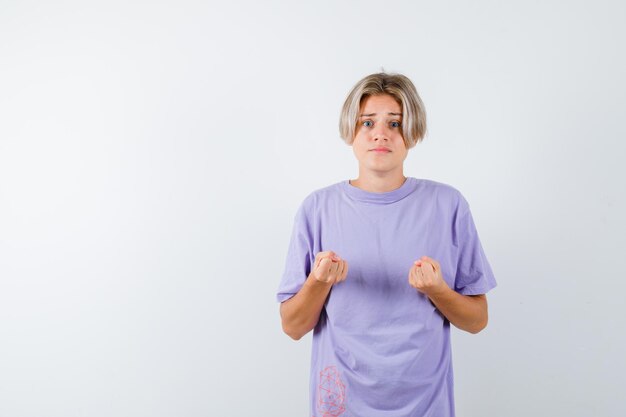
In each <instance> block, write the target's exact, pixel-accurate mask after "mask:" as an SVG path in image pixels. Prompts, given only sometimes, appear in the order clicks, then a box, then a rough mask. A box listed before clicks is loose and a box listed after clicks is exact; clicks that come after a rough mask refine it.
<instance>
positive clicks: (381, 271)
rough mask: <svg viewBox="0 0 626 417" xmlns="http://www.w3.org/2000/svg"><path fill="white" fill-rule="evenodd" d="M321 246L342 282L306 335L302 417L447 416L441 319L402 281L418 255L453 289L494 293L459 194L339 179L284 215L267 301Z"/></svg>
mask: <svg viewBox="0 0 626 417" xmlns="http://www.w3.org/2000/svg"><path fill="white" fill-rule="evenodd" d="M328 250H332V251H334V252H336V253H337V255H339V256H340V257H341V258H342V259H345V260H346V261H347V262H348V275H347V277H346V280H345V281H343V282H340V283H338V284H336V285H334V286H333V287H332V289H331V291H330V294H329V296H328V298H327V300H326V302H325V304H324V308H323V309H322V313H321V314H320V318H319V321H318V323H317V325H316V327H315V329H314V330H313V349H312V358H311V379H310V394H311V397H310V404H311V409H310V413H311V416H315V417H329V416H333V417H335V416H342V417H377V416H415V417H428V416H431V417H453V416H454V415H455V413H454V392H453V372H452V358H451V347H450V322H449V321H448V320H447V319H446V318H445V317H444V316H443V315H442V314H441V313H440V312H439V310H437V309H436V308H435V306H434V304H432V302H431V301H430V299H429V298H428V297H427V296H426V295H424V294H422V293H421V292H419V291H417V290H416V289H415V288H413V287H411V286H410V284H409V282H408V275H409V270H410V268H411V267H412V265H413V262H414V261H416V260H418V259H419V258H420V257H422V256H423V255H426V256H429V257H431V258H433V259H435V260H437V261H438V262H439V263H440V265H441V270H442V273H443V277H444V279H445V280H446V282H447V284H448V286H449V287H450V288H453V289H454V290H456V291H457V292H459V293H461V294H465V295H474V294H485V293H487V292H488V291H489V290H491V289H492V288H494V287H495V286H496V280H495V278H494V276H493V272H492V270H491V267H490V265H489V263H488V261H487V258H486V257H485V254H484V252H483V249H482V246H481V244H480V241H479V238H478V233H477V231H476V228H475V226H474V221H473V219H472V215H471V213H470V209H469V205H468V203H467V201H466V200H465V198H464V197H463V196H462V195H461V193H460V192H459V191H458V190H456V189H455V188H453V187H451V186H449V185H446V184H443V183H439V182H435V181H431V180H426V179H417V178H413V177H407V179H406V181H405V182H404V183H403V184H402V186H400V188H397V189H395V190H393V191H389V192H384V193H373V192H368V191H364V190H362V189H360V188H357V187H355V186H353V185H351V184H350V183H349V182H348V180H344V181H341V182H339V183H336V184H333V185H330V186H328V187H325V188H321V189H319V190H316V191H314V192H312V193H311V194H309V195H308V196H307V197H306V198H305V199H304V201H303V202H302V204H301V205H300V208H299V209H298V211H297V213H296V216H295V223H294V227H293V231H292V235H291V242H290V244H289V249H288V253H287V261H286V265H285V271H284V274H283V277H282V280H281V282H280V285H279V288H278V292H277V299H278V301H280V302H283V301H285V300H287V299H289V298H290V297H292V296H293V295H295V294H296V293H297V292H298V291H299V290H300V288H301V287H302V285H303V284H304V281H305V280H306V278H307V277H308V275H309V273H310V272H311V265H313V264H314V261H315V255H316V254H317V253H318V252H321V251H328Z"/></svg>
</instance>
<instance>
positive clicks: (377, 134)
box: [372, 125, 389, 142]
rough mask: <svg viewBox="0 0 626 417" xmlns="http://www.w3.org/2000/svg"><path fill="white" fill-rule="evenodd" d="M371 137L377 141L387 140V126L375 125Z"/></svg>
mask: <svg viewBox="0 0 626 417" xmlns="http://www.w3.org/2000/svg"><path fill="white" fill-rule="evenodd" d="M372 139H374V140H375V141H377V142H379V141H380V142H383V141H387V140H389V134H388V132H387V128H386V127H385V126H381V125H379V126H377V127H376V129H374V131H373V132H372Z"/></svg>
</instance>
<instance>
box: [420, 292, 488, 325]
mask: <svg viewBox="0 0 626 417" xmlns="http://www.w3.org/2000/svg"><path fill="white" fill-rule="evenodd" d="M429 298H430V300H431V301H432V302H433V304H434V305H435V307H437V309H438V310H439V311H441V314H443V315H444V316H445V317H446V318H447V319H448V320H449V321H450V323H452V324H454V325H455V326H456V327H458V328H459V329H461V330H465V331H467V332H470V333H473V334H476V333H478V332H480V331H481V330H482V329H484V328H485V327H487V321H488V314H487V296H486V295H485V294H480V295H463V294H459V293H458V292H456V291H454V290H453V289H451V288H449V287H448V289H447V290H444V291H442V292H441V293H437V294H433V295H431V296H429Z"/></svg>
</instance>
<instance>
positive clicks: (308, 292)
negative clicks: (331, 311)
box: [280, 251, 348, 340]
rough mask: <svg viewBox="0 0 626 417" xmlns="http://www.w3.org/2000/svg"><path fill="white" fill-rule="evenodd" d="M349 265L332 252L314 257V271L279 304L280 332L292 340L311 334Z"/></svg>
mask: <svg viewBox="0 0 626 417" xmlns="http://www.w3.org/2000/svg"><path fill="white" fill-rule="evenodd" d="M347 274H348V264H347V262H346V261H344V260H341V258H339V257H338V256H337V255H335V253H334V252H332V251H327V252H320V253H318V254H317V255H316V257H315V265H314V267H313V271H311V273H310V274H309V276H308V277H307V279H306V281H305V282H304V285H303V286H302V288H300V291H298V293H297V294H296V295H294V296H293V297H291V298H290V299H288V300H286V301H283V302H282V303H281V304H280V317H281V321H282V326H283V331H284V332H285V333H286V334H287V335H289V337H291V338H292V339H294V340H299V339H300V338H301V337H302V336H304V335H305V334H307V333H308V332H309V331H311V330H312V329H313V328H314V327H315V325H316V324H317V322H318V320H319V318H320V313H321V312H322V308H323V307H324V303H325V302H326V298H327V297H328V294H329V293H330V289H331V288H332V286H333V285H334V284H336V283H338V282H340V281H343V280H344V279H345V278H346V275H347Z"/></svg>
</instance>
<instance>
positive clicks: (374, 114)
mask: <svg viewBox="0 0 626 417" xmlns="http://www.w3.org/2000/svg"><path fill="white" fill-rule="evenodd" d="M387 114H388V115H390V116H402V113H393V112H389V113H387ZM370 116H376V113H368V114H362V115H360V116H359V117H370Z"/></svg>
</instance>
